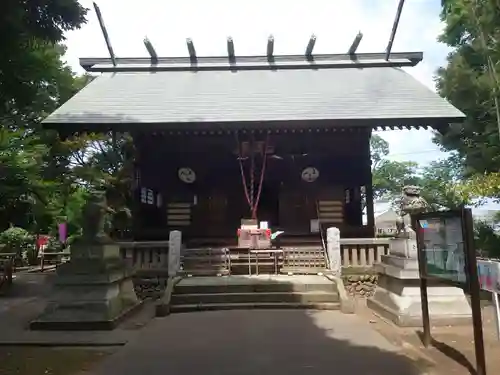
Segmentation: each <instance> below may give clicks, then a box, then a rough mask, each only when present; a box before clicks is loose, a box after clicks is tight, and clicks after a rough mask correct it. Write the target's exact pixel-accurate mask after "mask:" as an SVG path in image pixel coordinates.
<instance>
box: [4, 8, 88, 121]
mask: <svg viewBox="0 0 500 375" xmlns="http://www.w3.org/2000/svg"><path fill="white" fill-rule="evenodd" d="M86 12H87V10H86V9H85V8H83V7H82V6H81V5H80V4H79V3H78V1H77V0H33V1H31V0H30V1H16V0H6V1H3V2H2V11H1V12H0V35H1V36H2V37H1V38H0V103H1V104H2V105H1V106H0V123H1V124H2V125H3V126H7V125H11V124H14V125H16V126H23V125H25V122H26V121H31V120H36V119H39V118H40V116H42V117H43V112H45V111H50V110H51V108H47V107H45V104H47V103H46V101H47V100H49V101H51V100H52V98H51V95H52V96H55V97H61V96H65V95H64V93H63V92H62V90H63V87H64V85H61V75H60V68H61V65H62V63H61V62H60V61H59V58H60V56H61V55H62V51H61V50H60V49H61V48H62V47H60V46H57V43H59V42H61V41H62V40H63V39H64V35H63V34H64V32H66V31H68V30H72V29H75V28H79V27H80V26H81V25H82V24H83V23H84V22H85V15H86ZM67 77H68V80H70V77H71V75H68V76H67ZM70 86H71V82H70ZM47 94H49V95H47Z"/></svg>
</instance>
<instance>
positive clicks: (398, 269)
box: [367, 239, 472, 327]
mask: <svg viewBox="0 0 500 375" xmlns="http://www.w3.org/2000/svg"><path fill="white" fill-rule="evenodd" d="M414 241H415V240H412V239H395V240H393V241H391V248H390V253H391V254H390V255H383V256H382V262H381V263H380V264H377V265H376V266H375V267H376V270H377V272H378V274H379V281H378V285H377V289H376V291H375V294H374V295H373V297H371V298H370V299H368V301H367V303H368V306H369V307H370V308H371V309H372V310H374V311H375V312H377V313H378V314H380V315H381V316H383V317H385V318H387V319H389V320H391V321H393V322H394V323H395V324H397V325H399V326H406V327H419V326H422V307H421V301H420V276H419V271H418V260H417V259H416V243H415V242H414ZM414 245H415V247H413V246H414ZM393 250H394V251H393ZM406 253H409V254H411V255H412V257H410V258H407V257H406V256H404V255H403V254H406ZM427 294H428V299H429V314H430V320H431V325H435V326H438V325H456V324H470V322H471V319H472V313H471V309H470V305H469V302H468V300H467V297H466V296H465V293H464V292H463V290H462V289H460V288H455V287H449V286H444V285H442V284H435V283H432V282H430V281H429V282H428V288H427Z"/></svg>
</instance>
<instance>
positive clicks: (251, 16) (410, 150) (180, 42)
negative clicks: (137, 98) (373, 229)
mask: <svg viewBox="0 0 500 375" xmlns="http://www.w3.org/2000/svg"><path fill="white" fill-rule="evenodd" d="M80 2H81V3H82V4H83V5H84V6H86V7H87V8H90V9H91V10H90V12H89V15H88V20H89V22H88V23H87V24H86V25H85V26H84V27H83V28H82V29H80V30H77V31H72V32H70V33H68V34H67V46H68V52H67V56H66V58H67V61H68V63H69V64H70V65H71V66H72V67H73V69H75V70H77V71H80V72H81V71H82V70H81V68H79V65H78V59H79V58H80V57H105V56H107V55H108V52H107V49H106V45H105V43H104V40H103V37H102V34H101V30H100V27H99V24H98V21H97V17H96V15H95V12H94V10H93V6H92V1H90V0H80ZM398 2H399V0H383V1H381V0H378V1H374V0H308V1H307V2H306V1H303V0H287V1H284V0H253V1H237V0H214V1H203V0H183V1H165V0H141V1H140V2H137V1H132V0H121V1H117V0H100V1H98V4H99V7H100V9H101V11H102V13H103V16H104V20H105V23H106V27H107V29H108V32H109V36H110V38H111V41H112V44H113V48H114V51H115V54H116V55H117V56H122V57H136V56H147V52H146V49H145V48H144V46H143V44H142V40H143V38H144V37H145V36H146V35H147V36H148V37H149V39H150V40H151V41H152V42H153V44H154V46H155V48H156V50H157V52H158V54H159V55H163V56H187V48H186V44H185V40H186V38H187V37H190V38H192V39H193V40H194V43H195V47H196V50H197V54H198V55H200V56H201V55H221V54H225V53H226V49H225V48H226V44H225V42H226V37H227V36H228V35H231V36H232V37H233V38H234V41H235V50H236V53H237V54H238V55H252V54H262V53H264V52H265V48H266V38H267V37H268V36H269V35H270V34H273V35H274V37H275V53H277V54H297V53H302V52H303V51H304V50H305V47H306V44H307V41H308V39H309V36H310V35H311V34H312V33H315V34H316V35H317V38H318V39H317V43H316V46H315V52H317V53H342V52H345V51H346V50H347V48H348V47H349V45H350V44H351V42H352V40H353V38H354V36H355V35H356V34H357V32H358V31H359V30H361V31H362V32H363V34H364V38H363V40H362V42H361V45H360V47H359V52H381V51H383V50H384V49H385V47H386V45H387V42H388V39H389V35H390V32H391V28H392V23H393V20H394V16H395V13H396V9H397V4H398ZM439 10H440V8H439V2H437V1H435V0H413V1H407V2H406V4H405V7H404V9H403V14H402V17H401V20H400V24H399V28H398V33H397V36H396V39H395V42H394V46H393V51H423V52H424V61H423V62H422V63H420V64H419V65H418V66H417V67H415V68H411V69H408V72H409V73H410V74H412V75H413V76H415V77H416V78H417V79H418V80H420V81H421V82H422V83H424V84H425V85H427V86H428V87H429V88H430V89H434V84H433V74H434V72H435V70H436V69H437V68H438V66H439V65H440V64H443V63H444V59H445V57H446V54H447V52H448V51H447V49H446V48H445V47H444V46H442V45H440V44H438V43H437V42H436V38H437V36H438V34H439V33H440V31H441V29H442V25H441V23H440V20H439ZM381 135H382V136H383V137H384V138H385V139H387V140H388V142H389V143H390V147H391V153H392V158H393V159H395V160H414V161H417V162H420V163H427V162H429V161H432V160H435V159H436V158H439V157H442V156H443V154H441V153H439V152H438V151H437V150H438V149H437V147H436V146H435V145H433V144H432V141H431V138H432V133H431V132H430V131H416V130H412V131H411V132H407V131H388V132H383V133H382V134H381ZM409 139H411V142H408V140H409Z"/></svg>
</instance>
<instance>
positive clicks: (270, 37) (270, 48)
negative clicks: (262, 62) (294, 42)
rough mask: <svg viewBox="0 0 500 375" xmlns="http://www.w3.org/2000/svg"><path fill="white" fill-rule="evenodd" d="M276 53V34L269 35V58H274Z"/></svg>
mask: <svg viewBox="0 0 500 375" xmlns="http://www.w3.org/2000/svg"><path fill="white" fill-rule="evenodd" d="M273 54H274V36H272V35H269V38H267V58H268V59H269V58H272V57H273Z"/></svg>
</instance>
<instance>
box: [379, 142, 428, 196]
mask: <svg viewBox="0 0 500 375" xmlns="http://www.w3.org/2000/svg"><path fill="white" fill-rule="evenodd" d="M370 146H371V159H372V184H373V195H374V199H392V198H395V197H396V196H398V195H400V194H401V189H402V188H403V186H404V185H408V184H416V183H417V182H418V177H417V168H418V165H417V163H414V162H398V161H391V160H388V159H387V155H389V143H388V142H387V141H386V140H384V139H383V138H382V137H380V136H379V135H376V134H374V135H372V138H371V140H370Z"/></svg>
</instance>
